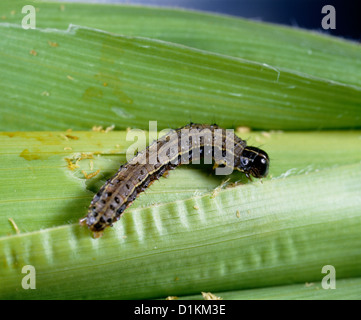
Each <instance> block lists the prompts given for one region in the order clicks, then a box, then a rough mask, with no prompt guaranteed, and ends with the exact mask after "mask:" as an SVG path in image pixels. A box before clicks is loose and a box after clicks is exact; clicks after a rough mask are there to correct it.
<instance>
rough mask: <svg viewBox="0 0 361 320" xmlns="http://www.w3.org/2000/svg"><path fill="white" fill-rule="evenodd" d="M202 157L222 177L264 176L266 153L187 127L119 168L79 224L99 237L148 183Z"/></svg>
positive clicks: (203, 127) (209, 128) (225, 135)
mask: <svg viewBox="0 0 361 320" xmlns="http://www.w3.org/2000/svg"><path fill="white" fill-rule="evenodd" d="M201 159H203V160H204V161H205V163H211V162H212V161H213V162H214V164H215V167H216V174H217V170H222V169H223V170H225V171H224V172H225V173H223V174H229V173H231V172H232V171H233V170H238V171H241V172H243V173H245V175H246V176H247V177H248V178H250V177H251V176H253V177H255V178H262V177H265V176H266V175H267V173H268V167H269V158H268V155H267V153H266V152H264V151H263V150H261V149H258V148H255V147H250V146H247V143H246V141H245V140H242V139H241V138H239V137H237V136H236V135H235V134H234V133H233V131H231V133H229V131H228V130H225V129H221V128H219V127H218V126H217V125H207V124H193V123H191V124H189V125H186V126H184V127H182V128H179V129H176V130H171V131H170V132H169V133H168V134H166V135H165V136H163V137H162V138H160V139H158V140H156V141H155V142H153V143H152V144H151V145H150V146H148V147H147V148H146V149H145V150H143V151H141V152H139V153H138V154H137V155H136V156H135V157H134V158H133V159H131V160H130V161H129V162H128V163H126V164H125V165H123V166H121V167H120V169H119V170H118V172H117V173H116V174H115V175H114V176H113V177H112V178H110V179H109V180H108V181H107V182H106V183H105V184H104V185H103V186H102V187H101V189H100V190H99V192H98V193H97V194H96V195H95V196H94V198H93V200H92V201H91V204H90V206H89V209H88V214H87V216H86V217H85V218H83V219H82V220H80V222H81V223H82V224H86V225H87V226H88V227H89V229H90V230H91V231H93V232H94V236H95V237H100V236H101V235H102V232H103V230H104V229H105V228H106V227H109V226H112V225H113V223H114V222H116V221H117V220H119V218H120V217H121V215H122V213H123V212H124V210H125V209H126V208H128V207H129V206H130V205H131V204H132V202H133V201H134V200H135V198H136V197H137V196H138V195H139V193H140V192H142V191H144V190H145V189H146V188H147V187H148V186H149V185H150V184H151V183H152V182H153V181H155V180H158V179H159V178H160V177H161V176H162V175H164V174H165V173H166V172H167V171H169V170H172V169H175V168H176V167H177V166H179V165H182V164H188V163H189V162H192V163H197V162H198V163H199V161H200V160H201ZM227 170H228V171H227ZM221 174H222V173H221Z"/></svg>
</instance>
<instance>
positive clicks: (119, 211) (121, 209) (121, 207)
mask: <svg viewBox="0 0 361 320" xmlns="http://www.w3.org/2000/svg"><path fill="white" fill-rule="evenodd" d="M126 207H127V205H126V204H125V203H124V204H122V205H121V206H120V208H119V209H118V210H117V214H118V215H120V214H121V213H122V212H123V211H124V210H125V208H126Z"/></svg>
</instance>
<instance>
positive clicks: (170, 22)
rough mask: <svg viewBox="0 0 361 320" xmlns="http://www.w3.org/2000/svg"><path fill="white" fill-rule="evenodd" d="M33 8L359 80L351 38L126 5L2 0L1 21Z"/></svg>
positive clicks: (43, 21) (49, 18)
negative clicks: (28, 7)
mask: <svg viewBox="0 0 361 320" xmlns="http://www.w3.org/2000/svg"><path fill="white" fill-rule="evenodd" d="M29 4H33V5H34V6H35V8H36V9H37V10H38V12H37V20H36V23H37V24H36V26H37V27H38V28H53V29H60V30H66V29H67V28H68V26H69V24H76V25H82V26H86V27H90V28H96V29H100V30H105V31H109V32H113V33H117V34H122V35H129V36H141V37H146V38H154V39H160V40H164V41H169V42H173V43H179V44H183V45H186V46H188V47H193V48H197V49H201V50H205V51H211V52H216V53H220V54H225V55H229V56H233V57H238V58H243V59H246V60H250V61H257V62H260V63H266V64H269V65H271V66H273V67H276V68H285V69H288V70H293V71H296V72H300V73H305V74H309V75H311V76H315V77H318V78H323V79H327V80H333V81H336V82H342V83H345V84H351V85H356V86H360V84H361V76H360V72H359V70H360V67H361V56H360V55H361V52H360V46H359V44H357V43H353V42H350V41H344V40H342V39H340V38H336V37H329V36H325V35H322V34H320V33H316V32H309V31H304V30H302V29H298V28H289V27H284V26H281V25H275V24H269V23H262V22H257V21H250V20H246V19H240V18H233V17H231V16H222V15H216V14H208V13H200V12H195V11H187V10H181V9H166V8H152V7H142V6H126V5H100V4H84V3H82V4H80V3H63V2H62V3H47V2H44V1H36V2H33V1H31V0H27V1H22V0H2V1H1V2H0V15H1V16H2V20H3V22H7V23H15V24H18V25H20V23H21V21H22V19H23V17H24V16H25V14H22V13H21V8H22V7H23V6H24V5H29Z"/></svg>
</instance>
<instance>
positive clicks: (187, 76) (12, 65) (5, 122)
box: [0, 24, 361, 131]
mask: <svg viewBox="0 0 361 320" xmlns="http://www.w3.org/2000/svg"><path fill="white" fill-rule="evenodd" d="M0 30H1V34H2V37H1V38H0V46H1V48H2V51H1V52H0V55H1V60H0V67H1V69H2V77H1V78H0V85H1V87H2V88H3V95H2V98H1V100H0V103H1V108H2V112H1V115H0V123H1V124H2V127H3V129H4V130H9V131H11V130H16V129H18V128H23V130H34V129H41V130H45V129H52V130H53V129H61V130H65V129H67V128H69V127H70V128H73V129H90V128H91V127H92V126H93V125H95V124H98V125H99V124H100V125H110V124H115V125H116V127H117V128H126V127H129V126H136V127H139V128H147V126H148V123H149V120H152V119H150V118H149V116H150V115H154V116H156V120H157V121H158V127H159V129H163V128H166V127H169V123H170V122H171V123H172V127H180V126H183V125H184V124H185V123H188V122H189V121H191V120H192V121H193V122H200V123H214V122H215V121H217V124H219V125H221V126H223V127H228V128H229V127H232V126H233V127H234V126H239V125H244V126H248V127H252V128H255V129H287V130H291V129H292V130H306V129H320V128H323V129H327V128H328V129H330V128H342V129H343V128H355V127H360V125H361V117H360V105H361V90H360V89H359V88H358V87H354V86H349V85H344V84H340V83H336V82H333V81H329V80H323V79H319V78H313V77H309V76H306V75H300V74H297V73H294V72H291V71H281V70H278V69H276V68H274V67H272V66H269V65H266V64H264V63H255V62H249V61H245V60H240V59H236V58H232V57H227V56H221V55H218V54H214V53H210V52H205V51H198V50H195V49H192V48H187V47H183V46H179V45H175V44H172V43H166V42H160V41H158V40H151V39H144V38H132V37H125V36H119V35H114V34H110V33H106V32H101V31H96V30H93V29H87V28H83V27H76V26H73V27H70V28H69V29H68V30H67V31H57V30H50V29H42V30H41V29H37V30H23V29H22V28H20V27H17V26H14V25H4V24H2V25H0ZM49 41H50V42H51V43H56V44H57V45H58V46H55V47H54V45H49ZM4 49H5V50H4ZM341 105H342V108H341V107H340V106H341ZM28 110H31V111H30V112H29V111H28ZM19 115H20V116H19Z"/></svg>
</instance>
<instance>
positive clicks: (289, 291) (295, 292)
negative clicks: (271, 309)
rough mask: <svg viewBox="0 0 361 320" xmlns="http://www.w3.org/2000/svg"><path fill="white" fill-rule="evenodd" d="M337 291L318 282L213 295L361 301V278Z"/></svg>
mask: <svg viewBox="0 0 361 320" xmlns="http://www.w3.org/2000/svg"><path fill="white" fill-rule="evenodd" d="M323 276H325V274H324V275H323ZM335 289H336V290H334V289H326V290H325V289H324V288H323V287H322V282H321V281H318V282H306V283H304V284H292V285H286V286H279V287H268V288H258V289H249V290H239V291H228V292H219V293H218V292H217V293H213V294H214V295H215V296H216V297H218V298H221V299H224V300H255V299H256V300H285V299H287V300H290V299H297V300H303V299H304V300H310V299H312V300H336V299H337V300H359V299H360V297H361V278H351V279H341V280H338V281H337V285H336V288H335ZM176 298H177V299H182V300H201V299H204V297H203V295H201V294H198V295H194V296H187V297H176Z"/></svg>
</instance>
